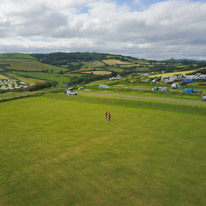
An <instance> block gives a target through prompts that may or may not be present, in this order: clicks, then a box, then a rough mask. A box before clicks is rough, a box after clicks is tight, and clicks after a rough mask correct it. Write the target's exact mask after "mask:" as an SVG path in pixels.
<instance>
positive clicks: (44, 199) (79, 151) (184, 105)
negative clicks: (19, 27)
mask: <svg viewBox="0 0 206 206" xmlns="http://www.w3.org/2000/svg"><path fill="white" fill-rule="evenodd" d="M52 55H54V56H55V55H56V54H52ZM64 55H66V54H64ZM70 55H71V57H72V58H74V57H76V55H77V54H70ZM70 55H68V58H69V57H70ZM87 55H88V54H86V56H87ZM95 55H97V54H95ZM95 55H91V54H90V57H95ZM36 56H37V55H36ZM43 56H44V55H43ZM97 56H98V55H97ZM100 56H101V55H100ZM11 57H12V59H11ZM20 57H21V58H20V59H19V56H18V55H14V54H13V55H10V56H9V57H7V56H6V57H5V55H3V57H2V59H1V58H0V60H2V61H4V63H3V65H4V66H2V71H1V72H0V73H1V76H0V77H1V85H2V87H1V90H0V91H1V94H0V111H1V113H0V125H1V132H0V147H1V150H0V164H1V170H0V205H3V206H4V205H5V206H6V205H12V206H32V205H34V206H36V205H38V206H45V205H60V206H64V205H75V206H91V205H98V206H99V205H102V206H105V205H108V206H109V205H111V206H115V205H118V206H119V205H130V206H136V205H162V206H165V205H185V206H188V205H194V206H196V205H205V203H206V201H205V185H204V184H203V183H204V182H206V177H205V172H206V168H205V165H206V158H205V156H206V151H205V143H206V139H205V133H206V128H205V121H206V102H205V101H203V100H204V98H203V97H204V95H205V92H206V85H205V80H204V79H196V80H194V82H189V83H186V84H185V83H183V84H182V79H184V78H185V76H184V75H186V74H188V73H190V72H191V70H188V71H187V72H185V74H184V75H183V74H182V75H181V78H180V79H175V77H174V76H176V75H171V76H173V77H172V79H173V80H172V81H174V82H171V79H170V77H169V76H168V74H167V73H164V75H165V76H167V78H162V80H161V77H158V76H157V77H153V76H152V75H151V73H152V72H151V73H145V72H141V73H139V71H138V72H134V70H132V72H130V68H129V71H128V66H129V65H130V64H131V63H132V64H133V66H134V62H130V64H129V63H128V62H127V64H126V63H125V62H126V60H128V57H127V58H126V57H121V58H123V59H124V63H122V62H123V60H122V61H120V60H119V59H116V60H114V59H115V57H114V56H112V59H105V60H107V61H104V59H103V60H102V62H106V63H108V64H109V66H106V67H104V66H103V65H104V63H102V62H101V61H98V62H97V60H96V59H95V61H86V60H85V59H84V62H80V61H77V60H76V61H77V62H76V63H73V64H72V65H73V66H71V63H70V64H69V66H68V67H69V68H71V67H72V68H75V70H72V71H69V69H68V68H66V66H65V65H64V66H65V67H62V66H61V65H60V66H54V65H49V64H44V63H43V62H38V60H37V59H33V58H34V57H33V58H31V56H28V55H26V56H25V55H20ZM40 57H42V55H40ZM98 57H99V56H98ZM81 58H84V55H82V56H81ZM95 58H96V57H95ZM106 58H108V57H106ZM116 58H117V57H116ZM118 58H119V57H118ZM6 60H7V61H8V62H10V64H8V65H5V61H6ZM43 60H44V61H46V58H43ZM43 60H41V61H43ZM50 60H51V61H52V59H50ZM131 61H137V60H134V59H131ZM17 62H19V63H17ZM28 62H30V63H31V67H28V65H29V63H28ZM138 62H142V64H145V66H146V65H148V63H147V62H146V60H145V61H142V60H141V61H140V60H138ZM56 63H57V62H56ZM116 63H118V64H119V63H122V64H121V67H118V66H117V65H116ZM146 63H147V64H146ZM112 64H114V65H112ZM151 64H152V63H151ZM165 64H166V63H165ZM18 65H24V66H25V67H23V68H21V67H18ZM32 65H38V67H35V66H34V67H32ZM94 65H95V67H96V68H97V66H98V70H99V71H100V69H105V71H106V69H110V71H111V70H113V69H115V71H119V74H118V73H117V74H116V73H113V74H112V73H111V74H110V75H107V74H106V75H95V74H81V73H82V71H87V70H88V69H91V68H88V67H89V66H94ZM115 65H116V66H115ZM123 66H124V67H123ZM151 66H152V65H151ZM153 66H154V65H153ZM162 66H164V64H163V65H162ZM79 67H81V68H79ZM100 67H104V68H100ZM154 67H155V66H154ZM42 68H43V71H42V70H41V69H42ZM46 68H47V69H48V70H46ZM21 69H22V70H21ZM61 69H63V70H61ZM93 69H94V68H93ZM93 69H92V70H93ZM116 69H117V70H116ZM118 69H120V70H118ZM124 69H125V71H124V72H122V71H123V70H124ZM136 69H137V68H136ZM187 69H188V68H187ZM17 70H19V71H17ZM20 70H21V71H20ZM45 70H46V71H45ZM79 70H81V71H79ZM96 70H97V69H96ZM201 71H203V72H204V70H201ZM192 72H193V73H194V72H195V73H199V69H198V68H197V70H195V71H194V70H192ZM159 73H161V72H159ZM182 73H183V72H182ZM179 75H180V74H179ZM189 75H190V74H189ZM199 76H200V75H199ZM168 77H169V78H168ZM201 77H202V76H201ZM154 79H155V81H153V80H154ZM166 79H168V81H166V82H167V83H166V82H165V80H166ZM20 80H21V81H20ZM26 82H27V83H26ZM174 83H175V85H173V84H174ZM172 85H173V86H174V88H173V87H172ZM152 88H164V89H161V90H158V91H153V90H152ZM184 90H186V91H188V92H183V91H184ZM197 91H202V93H200V92H197ZM105 112H109V113H110V112H111V114H112V118H111V121H106V120H105Z"/></svg>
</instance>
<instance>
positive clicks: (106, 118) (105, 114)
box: [105, 112, 108, 120]
mask: <svg viewBox="0 0 206 206" xmlns="http://www.w3.org/2000/svg"><path fill="white" fill-rule="evenodd" d="M107 115H108V113H107V112H106V113H105V119H106V120H107Z"/></svg>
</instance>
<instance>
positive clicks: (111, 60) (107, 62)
mask: <svg viewBox="0 0 206 206" xmlns="http://www.w3.org/2000/svg"><path fill="white" fill-rule="evenodd" d="M103 62H104V63H105V64H108V65H115V64H131V63H130V62H123V61H120V60H117V59H107V60H103Z"/></svg>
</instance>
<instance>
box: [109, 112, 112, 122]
mask: <svg viewBox="0 0 206 206" xmlns="http://www.w3.org/2000/svg"><path fill="white" fill-rule="evenodd" d="M111 117H112V115H111V113H110V112H109V121H110V120H111Z"/></svg>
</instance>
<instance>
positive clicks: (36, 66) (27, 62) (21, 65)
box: [0, 54, 68, 85]
mask: <svg viewBox="0 0 206 206" xmlns="http://www.w3.org/2000/svg"><path fill="white" fill-rule="evenodd" d="M1 64H3V65H7V66H6V67H4V68H1V72H2V73H3V74H6V75H7V76H8V77H11V78H12V77H15V78H16V79H18V80H23V81H27V82H29V83H35V82H39V80H38V79H37V80H35V79H32V78H25V77H23V76H21V74H22V75H25V76H30V77H34V78H41V79H46V80H55V81H57V82H58V84H59V85H62V84H63V82H64V81H65V82H67V81H68V78H67V77H62V76H60V77H58V74H52V73H50V74H47V73H42V72H41V71H42V70H48V71H49V72H51V71H53V73H58V72H60V71H67V70H66V69H65V68H61V67H56V66H52V65H48V64H43V63H40V62H38V61H37V60H36V59H35V58H34V57H32V56H30V55H27V54H1V55H0V65H1ZM8 64H9V65H10V66H8ZM5 68H6V69H7V71H4V69H5ZM8 70H10V71H11V72H10V73H9V72H8ZM13 70H14V71H19V73H18V75H14V74H13V73H12V71H13ZM21 71H23V72H22V73H21ZM32 71H33V72H38V71H39V73H36V74H35V73H33V72H32ZM40 72H41V73H40ZM14 73H15V72H14ZM15 74H17V72H16V73H15Z"/></svg>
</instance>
